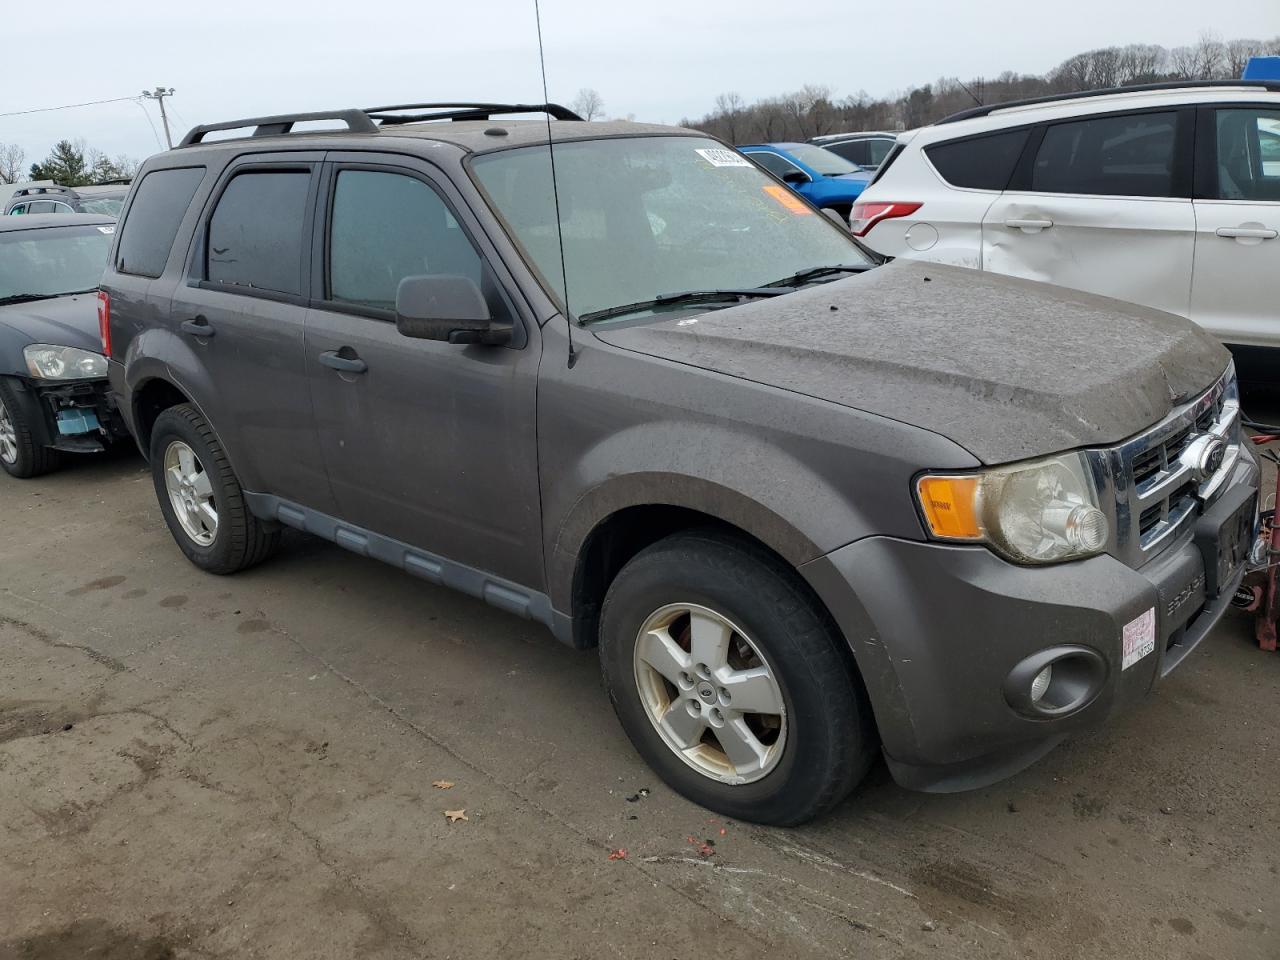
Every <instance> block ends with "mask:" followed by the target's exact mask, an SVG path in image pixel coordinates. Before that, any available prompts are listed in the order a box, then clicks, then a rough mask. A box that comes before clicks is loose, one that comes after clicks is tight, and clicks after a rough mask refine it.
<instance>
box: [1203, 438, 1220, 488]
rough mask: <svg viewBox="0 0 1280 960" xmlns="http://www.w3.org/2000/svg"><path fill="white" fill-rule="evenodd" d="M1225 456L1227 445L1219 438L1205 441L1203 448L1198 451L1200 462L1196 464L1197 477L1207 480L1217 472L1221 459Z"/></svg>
mask: <svg viewBox="0 0 1280 960" xmlns="http://www.w3.org/2000/svg"><path fill="white" fill-rule="evenodd" d="M1226 456H1227V445H1226V444H1225V443H1223V442H1222V441H1221V440H1218V439H1216V438H1215V439H1213V440H1212V441H1210V442H1209V443H1206V444H1205V446H1204V449H1203V450H1202V451H1201V452H1200V462H1199V463H1197V464H1196V473H1197V474H1198V475H1199V478H1200V479H1201V480H1202V481H1203V480H1208V479H1209V478H1210V477H1212V476H1213V475H1214V474H1215V473H1217V472H1218V470H1219V468H1220V467H1221V466H1222V461H1223V460H1224V459H1226Z"/></svg>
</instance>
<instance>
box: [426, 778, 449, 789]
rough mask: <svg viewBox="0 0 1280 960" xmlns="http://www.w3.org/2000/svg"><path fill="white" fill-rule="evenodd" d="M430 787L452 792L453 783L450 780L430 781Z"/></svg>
mask: <svg viewBox="0 0 1280 960" xmlns="http://www.w3.org/2000/svg"><path fill="white" fill-rule="evenodd" d="M431 785H432V786H433V787H438V788H439V789H441V790H452V789H453V781H452V780H432V781H431Z"/></svg>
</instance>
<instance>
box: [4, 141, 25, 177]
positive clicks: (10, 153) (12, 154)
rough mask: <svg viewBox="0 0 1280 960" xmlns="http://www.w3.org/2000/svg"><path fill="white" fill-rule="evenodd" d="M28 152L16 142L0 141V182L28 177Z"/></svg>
mask: <svg viewBox="0 0 1280 960" xmlns="http://www.w3.org/2000/svg"><path fill="white" fill-rule="evenodd" d="M26 165H27V152H26V151H25V150H23V149H22V148H21V147H20V146H18V145H17V144H16V143H0V183H17V182H18V181H19V180H25V179H26V173H25V169H24V168H25V167H26Z"/></svg>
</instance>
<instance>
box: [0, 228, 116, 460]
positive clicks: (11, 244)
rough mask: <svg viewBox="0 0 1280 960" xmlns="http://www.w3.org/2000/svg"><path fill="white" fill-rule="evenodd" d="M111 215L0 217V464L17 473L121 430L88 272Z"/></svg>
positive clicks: (103, 244) (98, 259) (100, 256)
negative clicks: (109, 391)
mask: <svg viewBox="0 0 1280 960" xmlns="http://www.w3.org/2000/svg"><path fill="white" fill-rule="evenodd" d="M114 232H115V219H114V218H112V217H104V216H97V215H92V214H79V213H72V214H34V215H28V216H24V217H4V218H0V467H3V468H4V470H5V472H6V473H8V474H9V475H10V476H14V477H20V478H27V477H35V476H39V475H40V474H42V473H47V472H48V471H50V470H52V469H54V468H55V467H56V466H57V465H58V462H59V460H60V458H61V456H62V454H64V453H97V452H100V451H102V450H103V449H104V448H105V445H106V444H108V443H110V442H111V441H112V440H113V439H117V438H120V437H123V436H127V433H126V431H125V426H124V422H123V421H122V420H121V419H120V418H119V417H117V416H116V414H115V406H114V404H113V403H112V401H111V399H110V396H109V393H108V390H107V361H106V358H105V357H104V356H103V355H102V345H101V338H100V334H99V328H98V298H97V290H98V280H99V279H100V278H101V276H102V268H103V266H104V265H105V264H106V262H107V252H108V250H109V249H110V247H111V236H112V234H113V233H114Z"/></svg>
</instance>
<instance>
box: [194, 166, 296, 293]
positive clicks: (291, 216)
mask: <svg viewBox="0 0 1280 960" xmlns="http://www.w3.org/2000/svg"><path fill="white" fill-rule="evenodd" d="M310 185H311V173H310V172H309V171H306V170H266V171H261V172H254V173H241V174H237V175H236V176H235V177H233V178H232V180H231V182H230V183H228V184H227V187H226V189H225V190H224V191H223V192H222V196H221V197H219V198H218V205H217V207H215V208H214V211H213V216H211V217H210V218H209V238H208V242H207V244H206V248H207V250H206V256H207V264H208V267H207V272H206V277H207V279H208V280H210V281H211V282H214V283H226V284H230V285H232V286H237V287H247V288H251V289H255V290H269V291H271V292H273V293H286V294H299V293H301V292H302V249H303V236H302V227H303V222H304V221H305V219H306V212H307V191H308V189H309V188H310Z"/></svg>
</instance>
